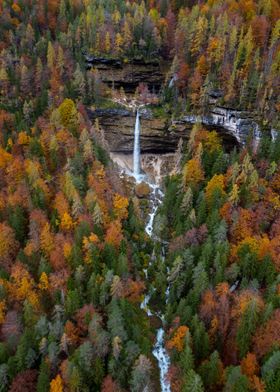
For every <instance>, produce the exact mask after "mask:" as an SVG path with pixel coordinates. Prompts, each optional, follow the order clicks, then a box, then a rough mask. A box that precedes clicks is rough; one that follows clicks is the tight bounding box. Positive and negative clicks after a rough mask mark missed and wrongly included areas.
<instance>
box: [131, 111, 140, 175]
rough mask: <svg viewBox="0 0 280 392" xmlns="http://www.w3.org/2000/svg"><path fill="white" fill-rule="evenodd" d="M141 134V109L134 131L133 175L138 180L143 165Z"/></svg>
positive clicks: (137, 115)
mask: <svg viewBox="0 0 280 392" xmlns="http://www.w3.org/2000/svg"><path fill="white" fill-rule="evenodd" d="M140 132H141V124H140V113H139V109H138V110H137V114H136V122H135V129H134V149H133V175H134V177H135V178H136V180H137V178H138V177H139V175H140V170H141V163H140Z"/></svg>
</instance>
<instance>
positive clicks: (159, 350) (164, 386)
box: [141, 182, 171, 392]
mask: <svg viewBox="0 0 280 392" xmlns="http://www.w3.org/2000/svg"><path fill="white" fill-rule="evenodd" d="M148 184H149V186H150V188H152V195H151V199H152V209H151V212H150V214H149V220H148V222H147V224H146V227H145V230H146V233H147V234H148V235H149V236H150V237H152V235H153V224H154V219H155V216H156V213H157V209H158V207H159V205H160V204H161V202H162V198H163V193H162V191H161V189H160V187H159V186H158V185H157V184H154V183H150V182H148ZM154 240H155V241H156V240H159V241H160V239H157V238H155V237H154ZM162 258H164V252H163V255H162ZM151 259H152V260H153V257H152V258H151ZM144 273H145V276H146V278H147V270H145V271H144ZM154 290H155V289H154V288H153V287H152V289H151V290H150V291H151V292H153V291H154ZM165 294H166V302H167V301H168V296H169V288H168V289H167V290H166V293H165ZM150 298H151V293H148V294H147V295H146V296H145V298H144V300H143V302H142V304H141V308H142V309H144V310H145V312H146V313H147V315H148V316H149V317H151V316H154V315H156V316H157V317H159V318H160V320H161V322H162V323H164V316H163V315H162V314H159V313H156V312H153V311H152V310H151V309H150V308H149V301H150ZM153 355H154V357H155V358H156V359H157V361H158V367H159V370H160V386H161V391H162V392H171V387H170V383H169V381H168V380H167V379H166V377H167V373H168V369H169V366H170V357H169V355H168V353H167V351H166V349H165V347H164V329H163V328H162V327H161V328H159V329H158V330H157V335H156V343H155V345H154V349H153Z"/></svg>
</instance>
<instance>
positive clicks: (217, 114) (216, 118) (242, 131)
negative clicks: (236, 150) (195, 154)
mask: <svg viewBox="0 0 280 392" xmlns="http://www.w3.org/2000/svg"><path fill="white" fill-rule="evenodd" d="M197 122H201V123H202V124H203V125H205V126H208V127H210V128H215V129H217V130H219V129H221V128H222V129H224V131H226V132H228V133H229V134H230V135H232V136H234V137H235V139H236V140H237V141H238V142H239V143H240V144H245V142H246V140H247V139H248V137H249V136H252V138H253V140H254V141H255V142H256V143H258V142H259V140H260V137H261V131H260V127H259V125H258V123H257V122H256V121H255V119H254V118H253V116H252V115H251V114H250V113H248V112H242V111H239V110H234V109H229V108H224V107H214V108H213V109H211V111H210V113H209V114H208V115H205V116H195V115H189V116H184V117H183V118H182V119H181V120H180V121H179V122H178V123H179V124H180V123H184V124H196V123H197Z"/></svg>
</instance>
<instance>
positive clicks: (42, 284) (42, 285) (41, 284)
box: [38, 272, 49, 290]
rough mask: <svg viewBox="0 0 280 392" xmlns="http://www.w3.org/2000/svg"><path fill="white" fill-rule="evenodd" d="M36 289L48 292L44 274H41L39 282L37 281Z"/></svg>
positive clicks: (47, 282) (46, 279) (46, 278)
mask: <svg viewBox="0 0 280 392" xmlns="http://www.w3.org/2000/svg"><path fill="white" fill-rule="evenodd" d="M38 287H39V289H40V290H48V288H49V278H48V275H47V274H46V273H45V272H42V274H41V276H40V281H39V285H38Z"/></svg>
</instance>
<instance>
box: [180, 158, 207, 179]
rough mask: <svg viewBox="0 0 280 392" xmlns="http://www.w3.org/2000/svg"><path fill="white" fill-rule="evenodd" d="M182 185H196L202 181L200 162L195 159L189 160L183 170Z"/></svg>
mask: <svg viewBox="0 0 280 392" xmlns="http://www.w3.org/2000/svg"><path fill="white" fill-rule="evenodd" d="M183 179H184V184H185V185H186V186H188V185H197V184H198V183H199V182H201V181H203V180H204V172H203V168H202V166H201V163H200V161H199V160H198V159H197V158H193V159H190V160H189V161H188V162H187V163H186V164H185V166H184V169H183Z"/></svg>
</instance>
